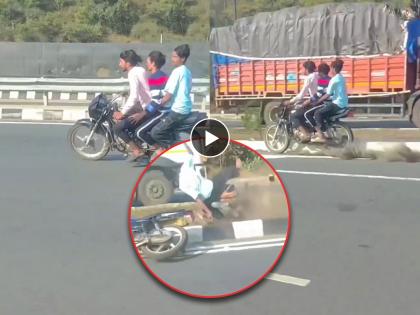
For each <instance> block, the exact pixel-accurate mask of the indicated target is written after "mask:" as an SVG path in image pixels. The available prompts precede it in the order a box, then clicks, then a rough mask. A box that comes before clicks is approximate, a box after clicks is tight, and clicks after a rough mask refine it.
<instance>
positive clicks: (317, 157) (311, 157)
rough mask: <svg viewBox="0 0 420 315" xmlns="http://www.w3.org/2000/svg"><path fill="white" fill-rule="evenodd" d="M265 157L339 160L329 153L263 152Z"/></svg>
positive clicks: (271, 158) (273, 158) (272, 158)
mask: <svg viewBox="0 0 420 315" xmlns="http://www.w3.org/2000/svg"><path fill="white" fill-rule="evenodd" d="M263 157H264V158H266V159H267V160H275V159H291V158H293V159H334V160H338V158H336V157H333V156H327V155H292V154H290V155H282V154H263Z"/></svg>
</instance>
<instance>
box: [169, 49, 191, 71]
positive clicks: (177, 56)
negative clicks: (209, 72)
mask: <svg viewBox="0 0 420 315" xmlns="http://www.w3.org/2000/svg"><path fill="white" fill-rule="evenodd" d="M189 56H190V46H188V45H187V44H184V45H181V46H178V47H176V48H175V49H174V51H173V53H172V64H173V65H174V66H176V67H178V66H181V65H183V64H185V63H186V62H187V59H188V57H189Z"/></svg>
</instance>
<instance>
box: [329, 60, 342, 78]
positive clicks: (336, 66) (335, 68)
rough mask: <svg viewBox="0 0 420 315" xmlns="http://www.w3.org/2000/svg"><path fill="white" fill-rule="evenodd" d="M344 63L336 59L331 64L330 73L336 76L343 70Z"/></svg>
mask: <svg viewBox="0 0 420 315" xmlns="http://www.w3.org/2000/svg"><path fill="white" fill-rule="evenodd" d="M343 66H344V62H343V60H341V59H336V60H334V61H333V62H332V63H331V68H332V72H333V74H334V75H336V74H338V73H340V72H341V70H343Z"/></svg>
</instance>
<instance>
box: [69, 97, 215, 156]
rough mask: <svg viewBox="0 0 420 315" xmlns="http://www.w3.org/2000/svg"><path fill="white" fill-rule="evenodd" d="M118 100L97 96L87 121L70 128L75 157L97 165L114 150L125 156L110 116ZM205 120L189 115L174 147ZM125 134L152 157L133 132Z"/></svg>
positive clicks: (203, 115)
mask: <svg viewBox="0 0 420 315" xmlns="http://www.w3.org/2000/svg"><path fill="white" fill-rule="evenodd" d="M120 97H121V95H118V96H117V97H115V98H114V99H112V100H108V99H107V97H106V96H105V95H103V94H100V95H98V96H97V97H95V98H94V99H93V100H92V102H91V103H90V105H89V107H88V112H89V117H90V118H88V119H80V120H78V121H76V123H75V124H74V125H73V126H72V127H71V128H70V130H69V132H68V141H69V143H70V146H71V148H72V149H73V151H74V152H75V153H76V154H77V155H78V156H80V157H82V158H84V159H87V160H95V161H96V160H100V159H102V158H104V157H105V156H106V155H107V154H108V153H109V152H110V151H114V150H116V151H119V152H121V153H123V154H128V145H127V144H126V143H125V142H124V141H123V140H121V139H120V138H119V137H117V136H116V135H115V133H114V126H115V122H114V120H113V118H112V116H113V114H114V112H116V111H118V104H117V102H116V100H117V99H118V98H120ZM206 117H207V115H206V113H202V112H191V115H190V116H189V117H188V118H187V119H186V120H185V121H184V122H183V125H182V126H180V127H178V128H176V129H175V131H174V133H173V143H174V144H175V143H178V142H181V141H184V140H188V139H189V137H190V132H191V130H192V128H193V127H194V126H195V124H196V123H197V122H199V121H200V120H202V119H205V118H206ZM127 133H128V135H129V136H130V138H131V139H132V140H133V142H134V143H136V144H137V145H138V146H139V147H141V148H142V149H143V150H144V152H145V154H146V155H147V156H151V155H152V153H153V150H152V149H151V146H150V145H149V144H147V143H144V142H143V141H142V140H141V139H140V138H138V137H137V136H136V133H135V131H129V130H127Z"/></svg>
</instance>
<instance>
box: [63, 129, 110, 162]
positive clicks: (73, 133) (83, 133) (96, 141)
mask: <svg viewBox="0 0 420 315" xmlns="http://www.w3.org/2000/svg"><path fill="white" fill-rule="evenodd" d="M90 133H91V126H90V125H88V124H77V123H76V124H75V125H73V126H72V127H71V128H70V130H69V132H68V141H69V143H70V146H71V148H72V149H73V151H74V152H75V153H76V154H77V155H78V156H80V157H82V158H83V159H86V160H93V161H97V160H100V159H102V158H104V157H105V156H106V155H107V154H108V152H109V150H110V148H111V146H110V143H109V140H108V138H107V136H106V135H105V134H104V133H102V132H95V133H93V135H92V137H91V138H90V141H89V142H88V139H89V135H90Z"/></svg>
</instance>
